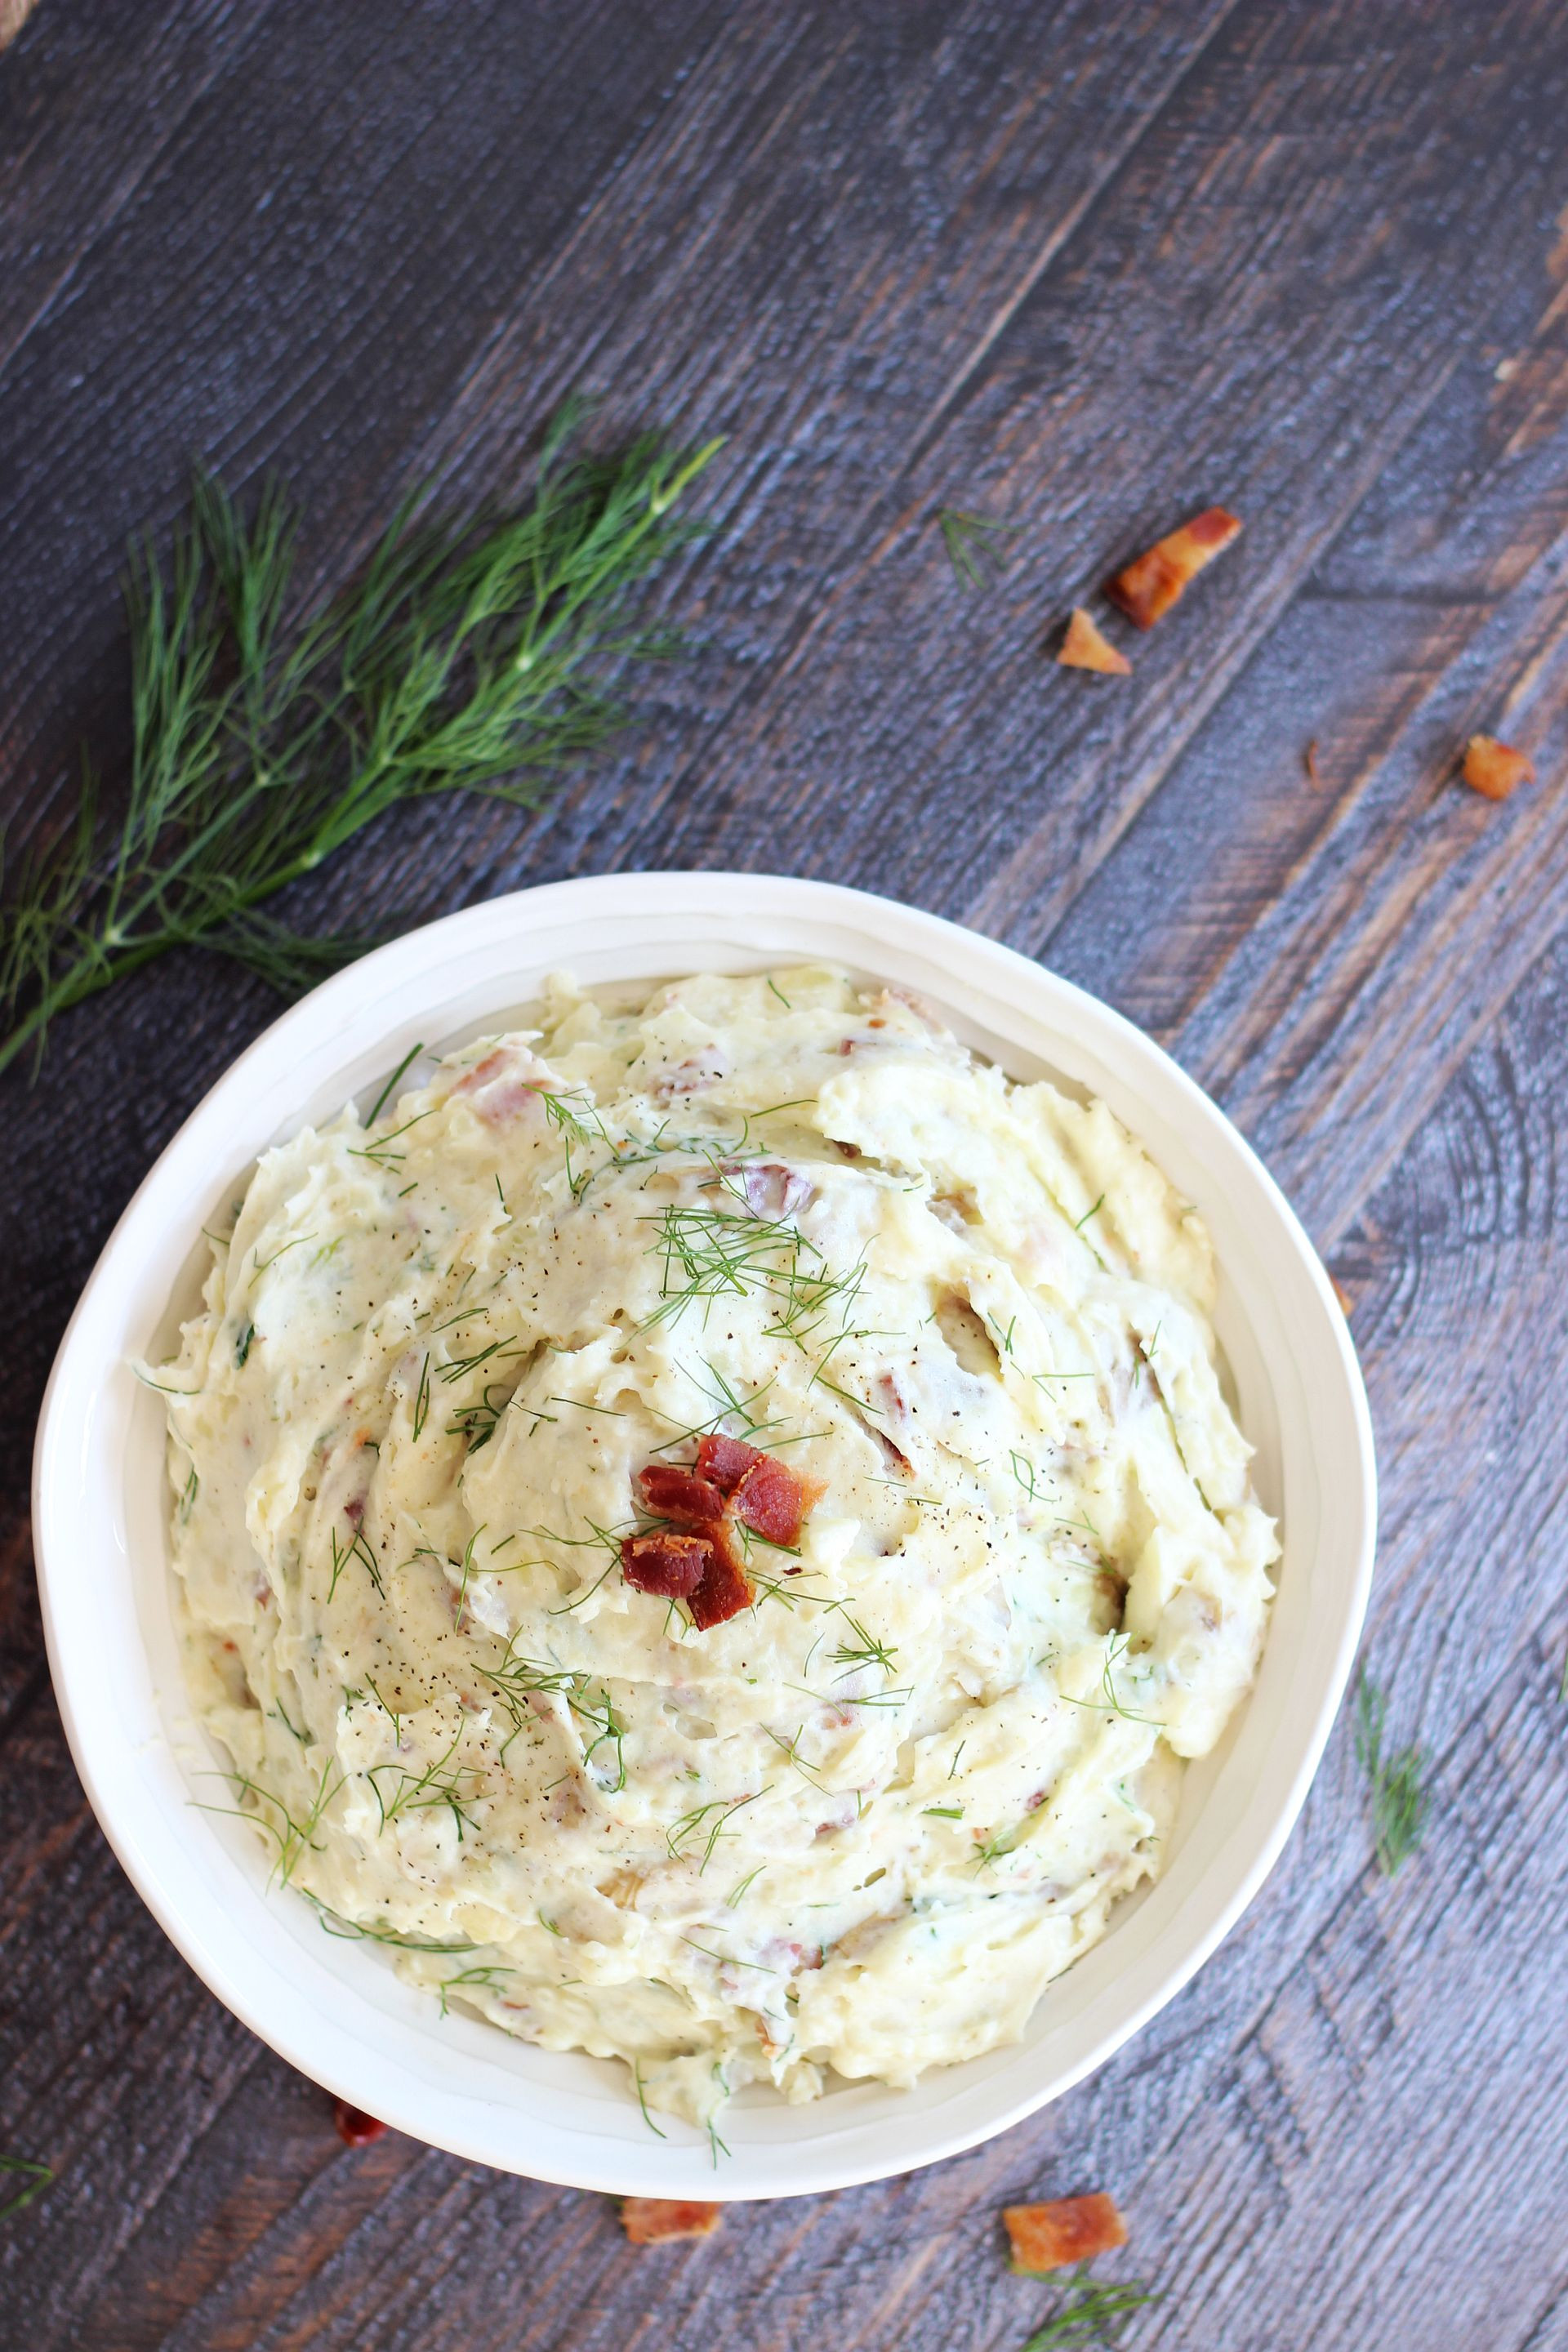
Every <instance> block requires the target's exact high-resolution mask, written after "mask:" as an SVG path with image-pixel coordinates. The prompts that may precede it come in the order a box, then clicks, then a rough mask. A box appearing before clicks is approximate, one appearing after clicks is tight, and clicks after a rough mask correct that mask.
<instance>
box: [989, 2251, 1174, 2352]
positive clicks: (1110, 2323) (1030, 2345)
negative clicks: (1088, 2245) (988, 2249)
mask: <svg viewBox="0 0 1568 2352" xmlns="http://www.w3.org/2000/svg"><path fill="white" fill-rule="evenodd" d="M1161 2300H1162V2298H1161V2296H1160V2295H1159V2294H1155V2293H1154V2292H1152V2290H1151V2289H1150V2288H1148V2287H1146V2286H1144V2285H1142V2283H1141V2282H1139V2281H1137V2280H1129V2281H1128V2282H1127V2283H1126V2284H1124V2285H1117V2286H1101V2285H1099V2284H1095V2283H1094V2282H1093V2281H1092V2280H1091V2279H1090V2278H1089V2272H1088V2269H1087V2267H1086V2268H1084V2269H1082V2270H1080V2271H1078V2272H1076V2273H1074V2275H1073V2277H1072V2279H1071V2280H1070V2281H1069V2282H1068V2299H1067V2301H1066V2303H1064V2304H1063V2305H1062V2307H1061V2309H1060V2310H1059V2311H1058V2312H1057V2313H1055V2314H1054V2315H1053V2316H1052V2317H1051V2318H1049V2319H1047V2322H1046V2324H1045V2326H1043V2327H1041V2328H1037V2330H1036V2332H1035V2334H1034V2335H1033V2336H1030V2337H1029V2339H1028V2342H1027V2343H1026V2344H1024V2345H1022V2346H1021V2347H1019V2352H1054V2347H1059V2346H1066V2345H1074V2344H1077V2345H1084V2344H1110V2345H1114V2343H1115V2341H1116V2338H1117V2337H1118V2336H1119V2335H1120V2334H1121V2328H1122V2326H1123V2324H1124V2322H1125V2321H1127V2320H1128V2319H1130V2318H1131V2315H1132V2314H1133V2312H1135V2311H1141V2310H1142V2308H1143V2306H1144V2305H1146V2304H1151V2303H1159V2302H1160V2301H1161Z"/></svg>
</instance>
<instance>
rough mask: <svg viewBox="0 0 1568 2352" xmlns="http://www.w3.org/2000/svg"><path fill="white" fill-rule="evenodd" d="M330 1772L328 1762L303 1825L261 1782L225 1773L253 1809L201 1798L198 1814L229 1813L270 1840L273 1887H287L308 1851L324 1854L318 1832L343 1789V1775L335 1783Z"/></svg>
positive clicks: (239, 1773)
mask: <svg viewBox="0 0 1568 2352" xmlns="http://www.w3.org/2000/svg"><path fill="white" fill-rule="evenodd" d="M331 1772H332V1767H331V1760H330V1759H329V1761H328V1762H327V1763H325V1764H323V1765H322V1767H321V1779H320V1780H318V1781H317V1783H316V1787H315V1791H314V1794H313V1795H312V1797H311V1799H310V1806H309V1808H308V1810H307V1811H306V1813H305V1818H304V1820H303V1821H296V1820H295V1818H294V1816H293V1814H292V1813H291V1812H290V1811H289V1808H288V1806H287V1805H286V1804H285V1803H284V1802H283V1800H282V1798H281V1797H275V1796H274V1795H273V1793H272V1791H271V1790H270V1789H268V1788H266V1787H264V1786H263V1784H262V1783H261V1782H260V1781H259V1780H252V1778H251V1776H250V1775H249V1773H248V1772H226V1773H224V1774H223V1775H222V1776H221V1777H222V1778H223V1779H224V1780H228V1781H230V1782H232V1784H233V1786H234V1789H235V1790H236V1792H237V1795H239V1796H240V1797H241V1798H242V1799H243V1798H245V1797H249V1798H251V1799H252V1800H253V1805H248V1806H247V1805H246V1804H244V1803H240V1804H237V1805H208V1804H204V1803H203V1802H202V1801H201V1799H200V1798H199V1797H198V1798H196V1799H195V1800H194V1802H195V1806H196V1810H197V1811H198V1812H203V1813H227V1814H229V1815H231V1816H232V1818H233V1819H234V1820H235V1821H237V1822H249V1823H250V1825H251V1827H252V1829H258V1830H259V1831H260V1832H261V1833H262V1835H263V1836H264V1837H268V1838H270V1839H271V1841H272V1843H273V1845H274V1846H275V1848H276V1849H277V1854H278V1859H277V1860H276V1862H275V1863H274V1864H273V1865H272V1879H271V1882H270V1883H271V1884H273V1885H278V1886H287V1885H288V1884H289V1880H290V1878H292V1876H293V1875H294V1873H295V1871H296V1870H297V1869H298V1867H299V1865H300V1859H301V1857H302V1856H303V1855H304V1854H305V1853H306V1852H307V1851H309V1852H310V1853H321V1852H323V1851H324V1849H323V1848H322V1847H321V1846H319V1845H318V1844H317V1843H316V1832H317V1830H318V1829H319V1828H320V1827H321V1816H322V1814H323V1813H324V1812H325V1811H326V1810H327V1807H328V1806H329V1805H330V1804H331V1801H332V1799H333V1798H334V1797H335V1796H336V1795H337V1793H338V1790H340V1789H341V1788H342V1785H343V1779H342V1773H340V1774H339V1775H338V1778H337V1779H336V1780H333V1779H332V1778H331Z"/></svg>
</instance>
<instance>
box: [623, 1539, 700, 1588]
mask: <svg viewBox="0 0 1568 2352" xmlns="http://www.w3.org/2000/svg"><path fill="white" fill-rule="evenodd" d="M712 1564H713V1546H712V1543H711V1542H710V1539H709V1538H708V1537H707V1536H670V1535H651V1536H627V1537H626V1538H625V1539H624V1540H623V1542H622V1544H621V1574H622V1575H623V1576H624V1577H625V1578H626V1582H627V1583H628V1584H630V1585H632V1586H634V1587H635V1588H636V1590H637V1591H638V1592H654V1593H657V1594H658V1598H659V1599H660V1600H661V1601H689V1600H690V1599H691V1597H692V1595H693V1593H695V1592H696V1591H697V1589H698V1587H699V1586H700V1584H701V1583H702V1582H703V1580H705V1578H706V1577H707V1574H708V1571H709V1570H710V1567H711V1566H712Z"/></svg>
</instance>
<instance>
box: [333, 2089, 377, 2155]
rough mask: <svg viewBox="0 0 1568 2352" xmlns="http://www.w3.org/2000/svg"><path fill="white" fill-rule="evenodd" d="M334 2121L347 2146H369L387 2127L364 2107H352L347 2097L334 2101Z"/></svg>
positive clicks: (340, 2136) (339, 2135)
mask: <svg viewBox="0 0 1568 2352" xmlns="http://www.w3.org/2000/svg"><path fill="white" fill-rule="evenodd" d="M332 2121H333V2122H334V2123H335V2124H336V2126H337V2127H338V2137H339V2138H340V2139H341V2140H342V2143H343V2145H344V2147H370V2146H371V2144H372V2142H373V2141H374V2140H378V2139H379V2138H380V2137H381V2136H382V2134H383V2132H384V2131H385V2129H386V2126H385V2125H384V2123H381V2122H379V2121H378V2120H377V2118H376V2117H375V2116H367V2115H366V2113H365V2111H364V2109H363V2107H351V2106H350V2105H349V2103H348V2101H347V2100H346V2099H334V2100H333V2101H332Z"/></svg>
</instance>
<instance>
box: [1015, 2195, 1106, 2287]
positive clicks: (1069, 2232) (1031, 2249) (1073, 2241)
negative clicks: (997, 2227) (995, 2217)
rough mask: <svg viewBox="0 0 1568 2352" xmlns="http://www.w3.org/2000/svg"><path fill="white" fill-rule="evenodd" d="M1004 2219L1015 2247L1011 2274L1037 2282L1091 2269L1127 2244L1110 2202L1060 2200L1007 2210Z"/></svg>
mask: <svg viewBox="0 0 1568 2352" xmlns="http://www.w3.org/2000/svg"><path fill="white" fill-rule="evenodd" d="M1002 2219H1003V2220H1004V2221H1005V2223H1006V2224H1007V2235H1008V2237H1009V2238H1010V2239H1011V2240H1012V2242H1013V2268H1014V2269H1015V2270H1016V2271H1021V2272H1024V2273H1026V2274H1027V2275H1028V2276H1029V2277H1031V2278H1033V2277H1037V2276H1038V2274H1039V2273H1041V2272H1042V2271H1059V2270H1060V2269H1062V2267H1063V2266H1064V2264H1066V2263H1090V2262H1092V2261H1093V2260H1094V2258H1095V2256H1096V2255H1097V2254H1108V2253H1110V2251H1111V2249H1112V2247H1114V2246H1124V2245H1125V2244H1126V2243H1127V2224H1126V2222H1125V2221H1123V2220H1122V2218H1121V2212H1120V2211H1119V2210H1118V2208H1117V2203H1116V2200H1115V2198H1114V2197H1108V2196H1107V2195H1106V2194H1105V2192H1104V2190H1103V2189H1097V2190H1096V2191H1095V2193H1094V2194H1093V2195H1092V2196H1090V2197H1058V2199H1057V2200H1056V2201H1055V2202H1054V2203H1053V2204H1049V2205H1005V2206H1004V2207H1003V2209H1002Z"/></svg>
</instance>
